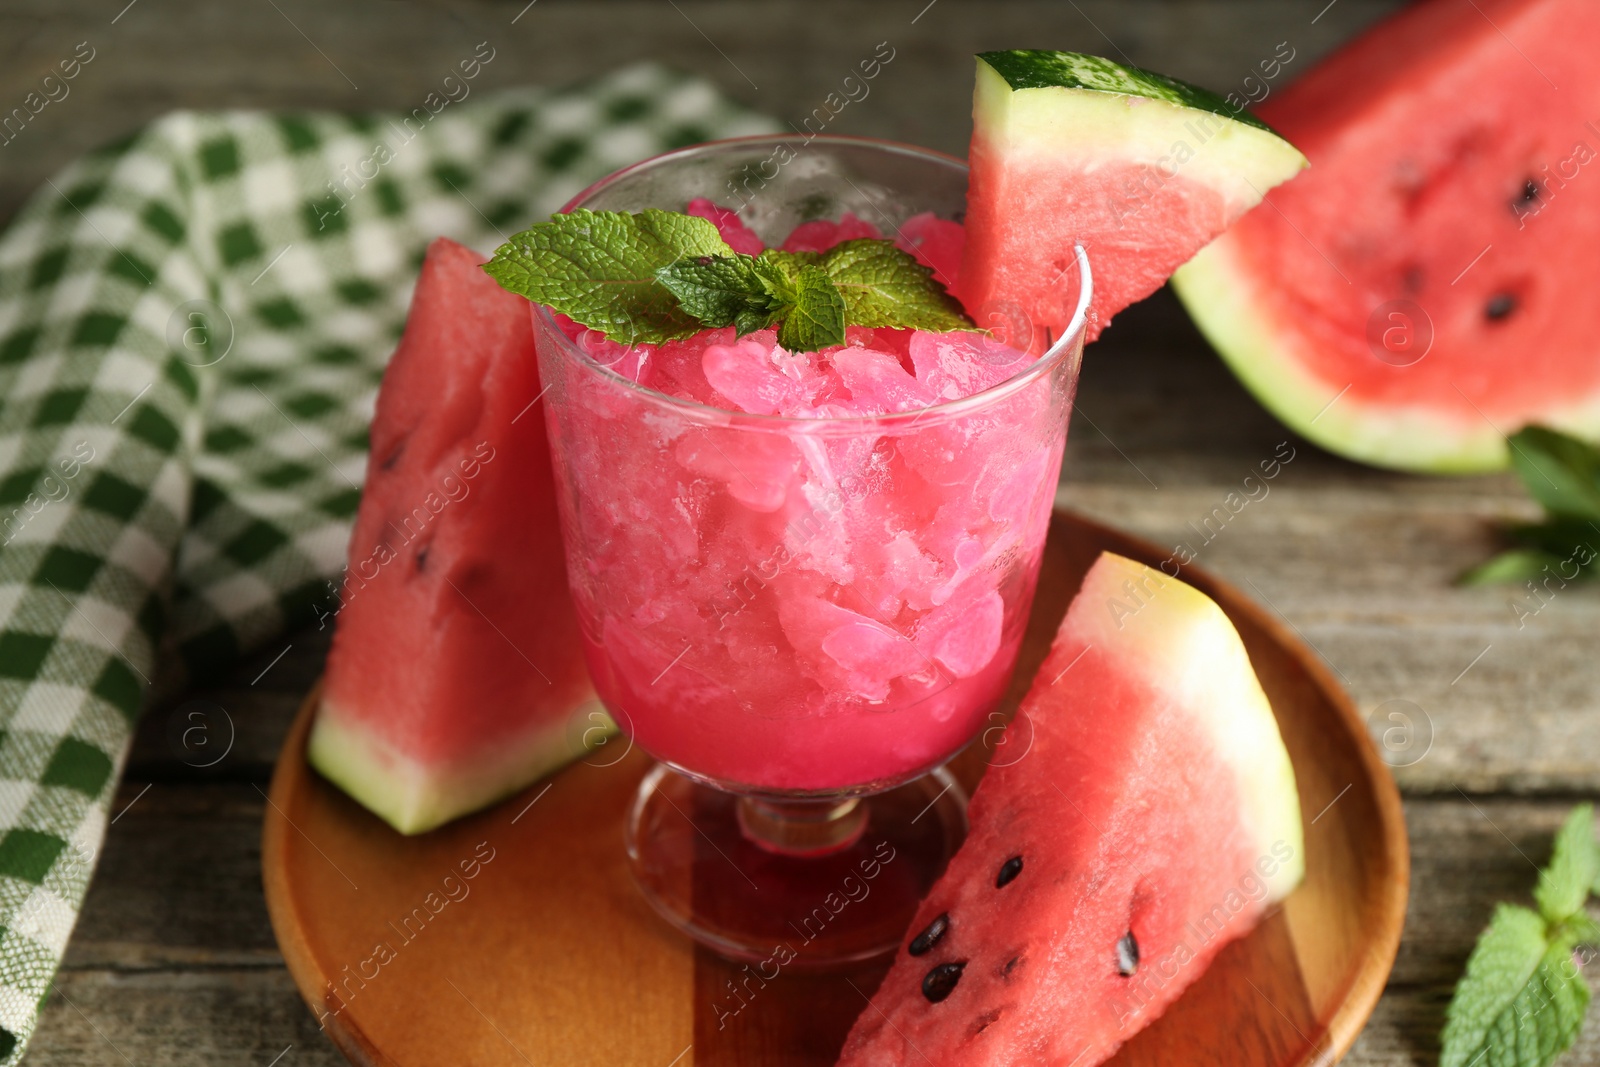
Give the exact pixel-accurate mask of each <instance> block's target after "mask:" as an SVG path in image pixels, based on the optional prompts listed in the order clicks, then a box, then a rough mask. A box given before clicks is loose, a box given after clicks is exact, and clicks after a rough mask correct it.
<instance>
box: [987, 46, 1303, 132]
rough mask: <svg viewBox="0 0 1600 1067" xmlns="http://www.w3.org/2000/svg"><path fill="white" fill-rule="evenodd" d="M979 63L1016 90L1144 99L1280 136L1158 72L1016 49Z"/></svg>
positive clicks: (1211, 95) (1074, 54)
mask: <svg viewBox="0 0 1600 1067" xmlns="http://www.w3.org/2000/svg"><path fill="white" fill-rule="evenodd" d="M978 58H979V59H980V60H982V61H983V62H984V63H987V64H988V65H989V66H990V67H991V68H993V69H994V71H995V73H996V74H999V75H1000V77H1002V78H1004V79H1005V81H1006V84H1008V85H1009V86H1011V88H1012V89H1080V90H1087V91H1089V92H1097V93H1115V94H1117V95H1119V96H1142V97H1144V98H1146V99H1148V100H1163V101H1165V102H1167V103H1169V104H1175V105H1177V106H1178V107H1187V108H1193V109H1195V110H1197V111H1209V112H1211V113H1212V114H1214V115H1220V116H1222V117H1223V118H1225V119H1231V120H1233V121H1235V122H1240V123H1243V124H1245V125H1246V126H1254V127H1256V128H1257V129H1260V130H1265V131H1266V132H1267V133H1270V134H1272V135H1273V136H1275V137H1276V136H1277V133H1276V132H1275V131H1274V130H1273V129H1272V127H1271V126H1268V125H1267V124H1266V123H1265V122H1262V121H1261V120H1260V119H1258V118H1257V117H1256V116H1255V115H1252V114H1251V113H1250V112H1249V111H1247V110H1245V109H1244V108H1239V107H1234V106H1233V105H1232V104H1230V103H1228V101H1227V100H1225V99H1224V98H1223V97H1221V96H1219V95H1217V94H1216V93H1214V92H1212V91H1211V90H1209V89H1202V88H1201V87H1200V86H1198V85H1191V84H1189V83H1188V82H1185V81H1179V80H1178V79H1177V78H1170V77H1168V76H1167V75H1165V74H1157V73H1156V72H1155V71H1153V70H1144V69H1142V68H1140V67H1135V66H1132V65H1128V64H1122V63H1114V62H1112V61H1111V60H1109V59H1105V58H1102V57H1100V56H1090V55H1084V54H1083V53H1081V52H1051V51H1038V50H1029V49H1020V48H1013V49H1007V50H1005V51H1001V52H979V53H978Z"/></svg>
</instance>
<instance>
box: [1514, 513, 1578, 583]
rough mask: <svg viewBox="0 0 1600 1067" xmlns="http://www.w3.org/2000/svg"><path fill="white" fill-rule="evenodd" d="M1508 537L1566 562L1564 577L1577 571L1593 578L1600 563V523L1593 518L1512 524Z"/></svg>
mask: <svg viewBox="0 0 1600 1067" xmlns="http://www.w3.org/2000/svg"><path fill="white" fill-rule="evenodd" d="M1506 535H1507V536H1508V537H1510V538H1511V540H1512V541H1514V542H1516V543H1517V544H1519V545H1527V546H1528V547H1530V548H1538V549H1543V550H1544V551H1545V552H1548V553H1550V554H1552V555H1555V556H1559V557H1560V558H1561V560H1562V561H1563V563H1564V566H1563V567H1562V570H1561V576H1562V577H1563V578H1568V579H1570V578H1572V577H1574V575H1573V571H1574V570H1578V571H1582V572H1584V573H1585V575H1586V576H1588V577H1594V575H1595V570H1596V567H1595V564H1596V562H1597V561H1600V522H1596V521H1595V520H1593V519H1550V520H1548V521H1546V522H1529V523H1513V524H1512V525H1510V526H1508V527H1506Z"/></svg>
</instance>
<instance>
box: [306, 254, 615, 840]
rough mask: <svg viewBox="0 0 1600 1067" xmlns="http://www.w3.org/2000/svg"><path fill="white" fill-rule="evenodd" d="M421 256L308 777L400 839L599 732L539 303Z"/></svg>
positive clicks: (467, 260)
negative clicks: (546, 384)
mask: <svg viewBox="0 0 1600 1067" xmlns="http://www.w3.org/2000/svg"><path fill="white" fill-rule="evenodd" d="M482 262H483V259H482V257H480V256H478V255H477V254H476V253H474V252H473V251H472V250H471V249H468V248H463V247H462V246H461V245H458V244H456V243H455V242H453V241H448V240H444V239H440V240H437V241H435V242H433V244H432V245H431V246H429V248H428V256H427V260H426V261H425V262H424V263H423V266H422V276H421V278H420V279H419V280H418V282H417V289H416V295H415V296H414V297H413V298H412V302H411V312H410V316H409V317H408V319H407V320H406V330H405V336H404V337H403V338H402V339H401V341H400V346H399V348H398V349H396V350H395V354H394V358H393V359H392V360H391V361H390V363H389V367H388V370H387V371H386V372H385V373H384V377H383V387H382V389H381V391H380V392H379V393H378V405H377V413H376V415H375V416H374V418H373V420H372V434H371V453H370V456H369V458H368V460H367V479H366V486H365V488H364V490H363V492H362V496H361V507H360V510H359V512H358V513H357V515H356V524H355V531H354V533H353V534H352V535H351V538H350V564H349V567H348V568H347V570H346V572H345V578H344V584H343V588H342V594H343V595H342V606H341V608H340V611H339V614H338V616H337V619H336V623H335V629H334V635H333V649H332V651H331V652H329V654H328V666H327V673H326V675H325V676H324V680H323V690H322V704H321V706H320V708H319V709H318V711H317V719H316V723H315V725H314V726H313V728H312V731H311V740H310V752H309V755H310V759H311V763H312V765H313V766H315V767H316V768H317V769H318V770H319V771H321V772H322V773H323V774H324V775H326V776H327V777H328V778H329V779H331V780H332V781H333V782H334V783H335V784H337V785H339V786H340V787H341V788H343V789H344V790H345V791H346V792H348V793H349V794H350V795H351V796H353V797H355V799H356V800H358V801H360V802H361V803H362V804H364V805H365V806H366V807H368V808H370V809H371V810H372V811H373V812H374V813H376V814H377V815H379V816H381V817H382V818H384V819H385V820H387V821H388V822H389V823H390V824H391V825H393V826H394V827H395V829H397V830H400V831H401V832H402V833H419V832H421V831H423V830H427V829H431V828H432V827H434V826H437V825H439V824H440V823H442V822H445V821H447V820H449V819H453V818H455V817H456V816H458V815H461V814H464V813H465V812H468V811H472V810H474V809H477V808H480V807H483V806H484V805H486V804H488V803H490V802H492V801H495V800H498V799H500V798H501V797H503V796H506V795H507V794H510V793H512V792H515V791H516V790H517V789H519V788H521V787H522V786H524V785H526V784H528V783H529V782H531V781H533V780H534V779H536V778H539V777H541V776H542V775H544V774H546V773H548V772H549V771H551V770H553V769H554V768H556V767H559V766H561V765H562V764H564V763H566V762H567V761H568V760H570V759H572V758H573V757H574V756H576V755H579V754H581V753H582V752H583V751H584V750H585V745H592V744H594V743H596V742H598V741H599V740H601V739H603V738H604V736H605V734H606V732H607V728H608V727H609V720H607V719H605V718H604V716H603V713H601V712H600V711H599V710H598V709H599V705H598V703H597V702H595V699H594V690H593V688H592V687H591V686H590V684H589V678H588V675H587V674H586V673H585V671H584V667H583V650H582V647H581V646H580V643H579V638H578V620H577V615H576V613H575V611H574V609H573V606H572V600H571V597H570V596H569V595H568V593H567V573H566V567H565V564H564V562H563V560H564V556H563V553H562V548H561V531H560V527H559V526H558V524H557V520H556V503H555V491H554V484H553V480H552V479H553V475H552V473H551V469H550V453H549V443H548V441H547V440H546V438H545V428H544V408H543V405H541V404H539V403H537V398H538V397H539V395H540V394H539V378H538V365H537V363H536V360H535V357H534V349H533V327H532V323H531V322H530V321H529V318H528V303H527V301H526V300H524V299H522V298H521V297H519V296H514V295H513V294H511V293H508V292H506V291H505V290H504V289H501V288H500V286H498V285H497V284H495V282H494V281H493V280H492V279H491V278H489V276H488V275H486V274H484V273H483V270H482V268H481V266H480V264H481V263H482Z"/></svg>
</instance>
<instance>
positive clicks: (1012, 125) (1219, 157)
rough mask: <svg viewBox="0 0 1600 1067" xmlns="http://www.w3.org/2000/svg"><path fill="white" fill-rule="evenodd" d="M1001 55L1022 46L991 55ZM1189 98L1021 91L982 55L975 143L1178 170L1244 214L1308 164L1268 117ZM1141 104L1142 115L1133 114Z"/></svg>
mask: <svg viewBox="0 0 1600 1067" xmlns="http://www.w3.org/2000/svg"><path fill="white" fill-rule="evenodd" d="M997 54H1003V55H1015V54H1016V53H985V55H997ZM1030 54H1031V53H1030ZM1050 54H1055V53H1050ZM1061 54H1068V53H1061ZM1085 58H1093V57H1085ZM1190 99H1191V98H1190V97H1187V96H1184V95H1183V94H1176V93H1164V94H1162V95H1159V96H1155V95H1149V94H1147V93H1133V94H1130V93H1120V92H1110V91H1106V90H1101V89H1086V88H1081V87H1073V86H1068V85H1059V84H1051V85H1045V86H1026V87H1022V88H1018V87H1016V86H1015V85H1013V84H1012V82H1010V81H1009V80H1007V78H1006V77H1005V75H1004V74H1002V73H1001V72H1000V71H998V70H996V68H995V67H994V66H993V65H991V64H990V63H989V62H988V61H987V60H986V59H985V58H984V56H983V55H980V56H979V57H978V63H977V78H976V82H975V84H974V89H973V123H974V132H973V143H974V146H975V148H974V150H975V151H976V145H978V144H979V142H983V143H985V144H986V145H988V146H990V150H993V151H998V152H1000V153H1002V154H1004V155H1008V156H1011V157H1013V158H1016V159H1019V160H1020V159H1033V160H1036V161H1041V162H1043V163H1045V164H1046V165H1054V164H1056V163H1057V162H1071V161H1074V160H1083V159H1096V160H1100V161H1103V162H1108V163H1109V162H1116V161H1122V162H1128V163H1132V164H1136V165H1140V166H1146V167H1153V168H1156V169H1158V170H1160V171H1161V172H1162V173H1163V174H1165V176H1166V178H1174V177H1178V176H1180V175H1181V177H1182V180H1183V181H1184V182H1186V183H1194V184H1196V185H1199V186H1203V187H1206V188H1210V189H1213V190H1215V191H1216V192H1217V193H1218V195H1220V196H1221V197H1222V198H1223V201H1224V203H1226V204H1229V205H1233V206H1234V207H1235V210H1236V211H1237V212H1239V213H1242V212H1244V211H1246V210H1248V209H1249V208H1251V207H1254V206H1255V205H1256V204H1257V203H1259V202H1260V200H1261V197H1262V195H1263V194H1264V192H1265V191H1266V190H1267V189H1270V188H1272V187H1273V186H1275V185H1278V184H1280V183H1281V182H1285V181H1287V180H1289V179H1290V178H1292V177H1294V176H1295V175H1296V174H1298V173H1299V172H1300V171H1301V170H1303V169H1304V168H1305V167H1306V165H1307V163H1306V157H1305V156H1304V155H1302V154H1301V152H1300V150H1299V149H1297V148H1295V147H1294V146H1293V145H1292V144H1290V143H1289V142H1288V141H1285V140H1284V139H1283V138H1282V137H1279V136H1278V135H1277V134H1276V133H1273V132H1272V131H1271V130H1270V129H1268V128H1267V127H1265V126H1263V125H1262V124H1261V123H1259V122H1253V121H1252V122H1246V121H1244V120H1243V119H1242V118H1240V117H1237V116H1235V115H1234V114H1232V109H1231V108H1227V107H1226V106H1224V108H1223V110H1222V111H1220V112H1219V111H1215V110H1212V109H1210V108H1206V107H1194V106H1191V104H1190V103H1189V102H1188V101H1189V100H1190ZM1136 108H1137V109H1138V115H1137V117H1135V116H1133V115H1132V114H1130V111H1132V110H1134V109H1136ZM1169 168H1170V169H1169ZM1164 180H1165V179H1164Z"/></svg>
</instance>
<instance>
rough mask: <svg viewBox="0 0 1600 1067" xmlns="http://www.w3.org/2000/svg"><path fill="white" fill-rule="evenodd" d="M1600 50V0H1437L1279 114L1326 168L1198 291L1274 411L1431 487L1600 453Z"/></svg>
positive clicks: (1221, 338)
mask: <svg viewBox="0 0 1600 1067" xmlns="http://www.w3.org/2000/svg"><path fill="white" fill-rule="evenodd" d="M1596 41H1600V4H1595V3H1593V2H1592V0H1424V2H1421V3H1417V4H1413V5H1411V6H1409V7H1407V8H1405V9H1404V10H1402V11H1400V12H1399V13H1398V14H1397V15H1395V16H1394V17H1392V18H1390V19H1388V20H1387V21H1385V22H1382V23H1380V24H1379V25H1378V26H1377V27H1375V28H1374V29H1372V30H1371V31H1369V32H1368V33H1367V34H1365V35H1364V36H1362V37H1360V38H1359V39H1357V40H1356V41H1355V42H1353V43H1352V44H1350V45H1347V46H1346V47H1345V48H1344V49H1343V50H1341V51H1340V52H1338V53H1336V54H1335V55H1333V56H1332V57H1330V58H1329V59H1327V60H1326V61H1324V62H1323V63H1322V64H1321V65H1319V66H1318V67H1316V68H1314V69H1313V70H1311V71H1310V72H1308V73H1307V74H1306V75H1305V76H1304V77H1303V78H1301V79H1300V80H1299V81H1297V82H1295V83H1294V84H1293V85H1291V86H1290V87H1288V88H1287V89H1285V90H1284V91H1283V92H1282V93H1281V94H1275V95H1273V96H1272V97H1271V98H1270V99H1269V100H1267V101H1266V103H1265V104H1264V105H1263V106H1262V109H1261V110H1262V115H1263V116H1264V117H1266V118H1268V119H1270V121H1271V122H1272V123H1273V125H1274V126H1275V127H1276V128H1278V129H1279V130H1281V131H1283V132H1284V134H1285V135H1286V136H1288V137H1290V138H1292V139H1293V140H1294V141H1295V143H1296V144H1298V145H1300V147H1301V148H1303V149H1305V151H1306V154H1307V155H1308V156H1310V158H1311V161H1312V163H1313V164H1314V166H1313V167H1312V169H1311V170H1310V171H1309V172H1308V173H1307V174H1306V176H1305V177H1304V178H1302V179H1300V180H1299V181H1296V182H1294V183H1292V184H1291V185H1289V186H1286V187H1285V188H1283V189H1281V190H1279V191H1278V192H1277V193H1275V194H1273V197H1272V205H1271V206H1270V207H1263V208H1261V209H1259V210H1257V211H1254V212H1252V213H1251V214H1250V215H1249V216H1247V217H1246V218H1244V219H1243V220H1241V221H1240V223H1239V225H1237V226H1236V227H1234V228H1233V229H1232V230H1230V231H1229V233H1228V234H1227V235H1226V236H1225V237H1223V238H1222V239H1221V240H1220V241H1218V242H1217V243H1216V244H1214V245H1212V246H1211V247H1210V248H1208V249H1206V251H1205V252H1203V253H1201V255H1199V256H1198V257H1197V258H1196V259H1195V260H1194V262H1193V263H1191V264H1190V265H1188V266H1187V267H1185V268H1184V269H1183V270H1181V271H1180V272H1179V273H1178V275H1177V277H1176V278H1175V279H1174V285H1175V288H1176V289H1177V291H1178V295H1179V296H1180V297H1181V298H1182V299H1183V301H1184V303H1185V304H1187V305H1188V308H1189V312H1190V314H1191V315H1192V316H1193V317H1194V319H1195V321H1196V323H1198V324H1199V326H1200V328H1201V330H1202V331H1203V332H1204V333H1205V334H1206V335H1207V336H1208V337H1209V338H1210V339H1211V341H1212V343H1213V344H1214V345H1215V346H1216V347H1217V349H1218V350H1219V351H1220V352H1221V353H1222V355H1223V357H1224V358H1225V359H1226V360H1227V361H1228V362H1229V363H1230V364H1231V365H1232V367H1233V369H1234V371H1235V373H1237V374H1238V376H1239V377H1240V378H1241V379H1242V380H1243V381H1244V383H1245V384H1246V385H1247V386H1248V387H1249V388H1250V389H1251V390H1252V391H1253V392H1254V393H1255V394H1256V396H1257V397H1258V398H1259V399H1260V400H1261V402H1262V403H1263V404H1264V405H1266V406H1267V407H1268V408H1269V409H1271V410H1272V411H1273V413H1275V414H1276V415H1277V416H1278V417H1279V418H1281V419H1282V420H1283V421H1284V422H1285V423H1287V424H1288V425H1289V426H1291V427H1293V428H1294V429H1295V430H1297V431H1299V432H1300V433H1302V434H1304V435H1305V436H1307V437H1309V438H1310V439H1311V440H1313V441H1316V442H1317V443H1319V444H1321V445H1323V446H1324V447H1326V448H1329V449H1331V450H1333V451H1335V452H1339V453H1341V454H1343V455H1345V456H1349V457H1351V458H1353V459H1359V460H1363V461H1365V462H1368V463H1374V464H1379V465H1382V466H1388V467H1398V468H1405V469H1414V470H1431V471H1442V472H1453V471H1476V470H1487V469H1492V468H1496V467H1500V466H1503V465H1504V464H1505V463H1506V461H1507V458H1508V454H1507V449H1506V444H1505V440H1504V438H1505V436H1506V435H1507V434H1510V433H1512V432H1514V431H1516V430H1517V429H1519V428H1521V427H1522V426H1524V425H1526V424H1528V423H1535V422H1537V423H1543V424H1545V425H1548V426H1553V427H1557V428H1560V429H1563V430H1566V431H1568V432H1570V433H1573V434H1575V435H1578V436H1581V437H1587V438H1590V439H1596V438H1600V359H1596V357H1595V337H1596V336H1597V335H1600V303H1596V302H1595V300H1594V297H1593V291H1594V287H1595V286H1594V280H1593V276H1592V275H1591V274H1590V273H1588V268H1587V267H1585V266H1584V264H1586V263H1588V264H1592V263H1593V262H1594V258H1593V249H1594V247H1595V245H1596V243H1600V163H1597V162H1596V160H1597V158H1600V66H1597V65H1596V64H1595V62H1594V45H1595V42H1596ZM1557 86H1559V90H1558V89H1557ZM1095 282H1096V285H1098V284H1099V278H1098V276H1097V277H1096V279H1095Z"/></svg>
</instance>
